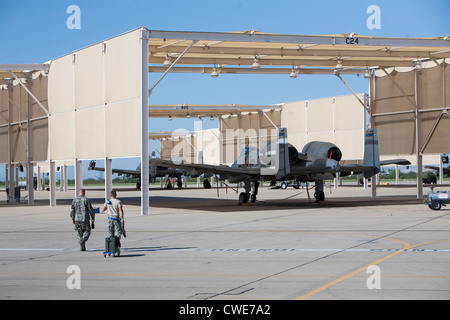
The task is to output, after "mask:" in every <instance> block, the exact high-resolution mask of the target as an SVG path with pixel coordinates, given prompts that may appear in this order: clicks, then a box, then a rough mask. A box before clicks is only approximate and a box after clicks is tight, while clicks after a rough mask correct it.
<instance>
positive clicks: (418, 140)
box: [414, 70, 423, 199]
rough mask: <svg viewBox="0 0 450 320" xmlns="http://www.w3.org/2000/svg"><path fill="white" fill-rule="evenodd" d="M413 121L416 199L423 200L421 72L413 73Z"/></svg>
mask: <svg viewBox="0 0 450 320" xmlns="http://www.w3.org/2000/svg"><path fill="white" fill-rule="evenodd" d="M414 77H415V81H414V82H415V99H416V108H415V120H416V137H415V139H416V141H415V142H416V156H417V199H422V198H423V179H422V176H423V175H422V164H423V163H422V153H421V146H422V143H421V142H422V139H421V137H422V123H421V121H422V116H421V113H420V112H419V111H420V109H421V106H422V83H421V71H417V70H416V71H415V73H414Z"/></svg>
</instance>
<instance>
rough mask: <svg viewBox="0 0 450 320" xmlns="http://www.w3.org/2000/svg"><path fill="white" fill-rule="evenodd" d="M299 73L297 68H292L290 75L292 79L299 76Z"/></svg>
mask: <svg viewBox="0 0 450 320" xmlns="http://www.w3.org/2000/svg"><path fill="white" fill-rule="evenodd" d="M297 74H298V71H297V70H295V68H292V70H291V73H290V74H289V77H291V79H295V78H297Z"/></svg>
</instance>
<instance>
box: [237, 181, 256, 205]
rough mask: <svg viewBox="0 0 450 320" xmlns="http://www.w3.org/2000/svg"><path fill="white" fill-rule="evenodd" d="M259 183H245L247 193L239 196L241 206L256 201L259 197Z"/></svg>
mask: <svg viewBox="0 0 450 320" xmlns="http://www.w3.org/2000/svg"><path fill="white" fill-rule="evenodd" d="M258 188H259V182H258V181H253V182H250V181H244V189H245V192H241V193H240V194H239V205H241V206H242V205H244V204H246V203H248V201H249V200H250V202H255V201H256V196H257V195H258Z"/></svg>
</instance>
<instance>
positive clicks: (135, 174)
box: [88, 161, 141, 177]
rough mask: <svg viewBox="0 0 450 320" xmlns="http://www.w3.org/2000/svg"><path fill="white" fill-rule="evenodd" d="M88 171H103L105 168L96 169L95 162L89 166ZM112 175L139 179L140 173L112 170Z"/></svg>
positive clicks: (136, 171)
mask: <svg viewBox="0 0 450 320" xmlns="http://www.w3.org/2000/svg"><path fill="white" fill-rule="evenodd" d="M88 170H90V171H102V172H104V171H105V168H101V167H96V166H95V162H92V161H91V163H90V164H89V167H88ZM112 173H117V174H118V175H123V174H124V175H127V176H133V177H140V175H141V172H140V171H138V170H127V169H114V168H113V169H112Z"/></svg>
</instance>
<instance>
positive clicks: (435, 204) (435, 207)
mask: <svg viewBox="0 0 450 320" xmlns="http://www.w3.org/2000/svg"><path fill="white" fill-rule="evenodd" d="M431 209H433V210H439V209H441V203H440V202H438V201H433V202H432V203H431Z"/></svg>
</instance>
